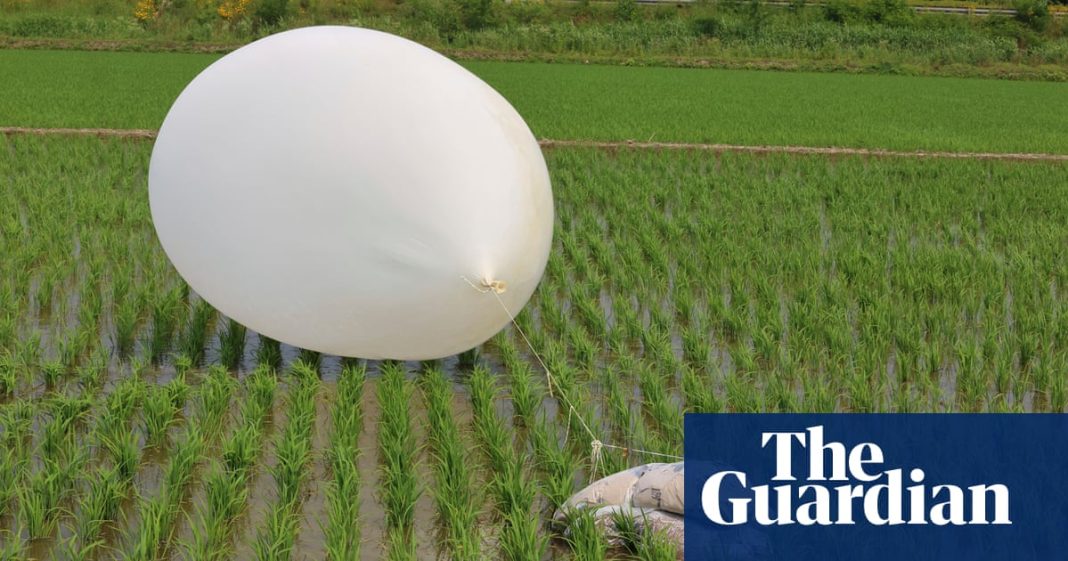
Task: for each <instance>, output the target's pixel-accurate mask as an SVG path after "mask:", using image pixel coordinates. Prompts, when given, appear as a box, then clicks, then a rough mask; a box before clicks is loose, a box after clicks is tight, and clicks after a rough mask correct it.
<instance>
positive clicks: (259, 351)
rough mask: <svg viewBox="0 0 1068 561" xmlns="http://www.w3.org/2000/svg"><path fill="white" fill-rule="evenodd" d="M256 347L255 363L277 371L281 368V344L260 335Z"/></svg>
mask: <svg viewBox="0 0 1068 561" xmlns="http://www.w3.org/2000/svg"><path fill="white" fill-rule="evenodd" d="M259 339H260V344H259V346H258V347H256V363H257V364H259V365H260V366H267V367H270V368H273V369H275V370H277V369H278V368H281V367H282V344H281V343H279V342H278V341H275V340H274V339H271V338H270V337H267V336H266V335H260V336H259Z"/></svg>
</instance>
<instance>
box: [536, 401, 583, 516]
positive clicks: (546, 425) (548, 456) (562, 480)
mask: <svg viewBox="0 0 1068 561" xmlns="http://www.w3.org/2000/svg"><path fill="white" fill-rule="evenodd" d="M531 441H532V442H533V445H534V453H535V455H536V457H537V460H538V461H537V465H538V470H539V471H540V472H541V473H542V474H543V475H544V477H543V478H542V484H541V488H542V492H543V493H544V494H545V497H546V498H547V499H548V501H549V504H550V505H551V506H552V507H553V508H554V509H558V508H561V507H562V506H563V505H564V503H565V502H566V501H567V499H568V498H570V497H571V495H573V494H574V493H575V491H576V489H575V474H576V473H577V472H578V471H579V466H578V465H577V463H576V462H575V458H574V457H573V456H572V455H571V453H570V451H568V450H567V448H566V447H563V446H561V445H559V444H558V443H557V437H556V430H555V426H554V425H553V424H551V423H550V422H549V421H548V420H547V419H546V418H545V417H540V418H539V419H538V421H537V423H536V424H535V425H534V430H533V431H531Z"/></svg>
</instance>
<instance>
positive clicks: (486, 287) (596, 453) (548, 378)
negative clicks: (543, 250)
mask: <svg viewBox="0 0 1068 561" xmlns="http://www.w3.org/2000/svg"><path fill="white" fill-rule="evenodd" d="M460 278H462V279H464V281H466V282H467V284H469V285H471V288H473V289H475V290H477V291H478V292H480V293H482V294H486V293H487V292H488V293H491V294H493V297H494V298H496V299H497V303H498V304H500V305H501V309H503V310H504V313H505V314H508V319H509V320H510V321H511V322H512V326H513V327H515V330H516V332H517V333H519V336H520V337H521V338H522V339H523V342H524V343H525V344H526V345H527V349H528V350H530V354H532V355H534V358H535V359H537V361H538V364H540V365H541V368H542V370H544V371H545V383H546V384H547V386H548V390H549V397H552V398H554V399H562V400H563V401H564V404H565V405H567V408H568V422H567V425H568V430H569V431H570V427H571V414H572V413H574V415H575V418H577V419H578V420H579V423H581V424H582V428H583V429H585V430H586V433H587V434H589V435H590V459H591V461H592V462H593V473H594V474H596V470H597V465H598V464H599V463H600V462H602V461H604V457H603V455H602V454H601V449H602V448H612V449H614V450H621V451H623V452H625V453H627V454H630V453H637V454H648V455H650V456H659V457H661V458H669V459H672V460H681V459H683V458H682V457H681V456H675V455H673V454H662V453H660V452H653V451H651V450H642V449H639V448H628V447H626V446H617V445H615V444H605V443H604V442H602V441H601V440H600V439H598V438H597V435H595V434H594V433H593V429H591V428H590V426H589V425H588V424H586V419H585V418H583V416H582V414H580V413H579V411H578V409H576V408H575V406H574V405H572V403H571V400H570V399H568V398H567V395H566V394H564V392H563V391H561V392H560V397H559V398H557V397H556V395H554V392H553V373H552V371H550V370H549V366H548V365H546V364H545V361H544V360H542V359H541V355H539V354H538V351H536V350H534V345H533V344H532V343H531V342H530V339H529V338H527V334H526V333H524V332H523V328H522V327H520V326H519V322H517V321H516V320H515V316H514V315H512V311H511V310H509V309H508V306H507V305H505V303H504V300H502V299H501V294H500V293H501V292H504V290H503V289H502V288H500V287H501V286H502V285H500V284H499V283H494V282H489V281H486V280H483V281H482V286H481V287H479V286H476V285H475V283H473V282H471V281H470V279H468V278H467V277H460ZM564 439H565V440H566V439H567V437H566V436H565V437H564Z"/></svg>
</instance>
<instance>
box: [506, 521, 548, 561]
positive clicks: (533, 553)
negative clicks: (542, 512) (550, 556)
mask: <svg viewBox="0 0 1068 561" xmlns="http://www.w3.org/2000/svg"><path fill="white" fill-rule="evenodd" d="M499 545H500V555H501V558H502V559H505V561H525V560H527V559H544V558H545V555H546V552H548V550H549V537H548V536H547V535H545V534H543V533H542V532H541V528H540V526H539V524H538V519H537V517H535V516H534V515H533V514H532V513H530V512H526V511H513V512H512V513H510V514H508V515H507V516H505V519H504V523H503V527H502V528H501V536H500V543H499Z"/></svg>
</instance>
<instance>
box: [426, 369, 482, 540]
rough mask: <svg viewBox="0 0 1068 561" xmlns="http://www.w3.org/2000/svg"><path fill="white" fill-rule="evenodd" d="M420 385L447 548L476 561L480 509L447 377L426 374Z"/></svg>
mask: <svg viewBox="0 0 1068 561" xmlns="http://www.w3.org/2000/svg"><path fill="white" fill-rule="evenodd" d="M421 382H422V387H423V399H424V401H425V403H426V407H427V421H428V424H429V430H428V431H427V432H428V435H429V439H430V451H431V456H432V457H433V470H434V479H435V486H434V501H435V503H436V505H437V513H438V520H439V522H440V523H441V525H442V527H443V528H444V534H445V535H444V541H445V546H446V548H447V549H448V551H449V552H450V553H451V557H452V558H453V559H456V560H466V559H470V560H476V559H479V558H480V556H481V549H480V543H481V538H480V536H479V532H478V510H479V509H478V504H477V501H476V494H475V490H474V488H473V485H472V483H473V481H472V475H471V472H470V470H469V469H468V461H467V460H468V459H467V451H466V450H465V449H464V445H463V442H462V441H461V439H460V432H459V427H458V426H457V425H456V422H455V420H454V419H453V417H452V412H451V397H452V391H451V387H450V386H449V383H448V381H447V380H446V379H445V374H444V373H443V372H442V371H441V370H440V369H437V368H431V369H428V370H424V372H423V373H422V378H421Z"/></svg>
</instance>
